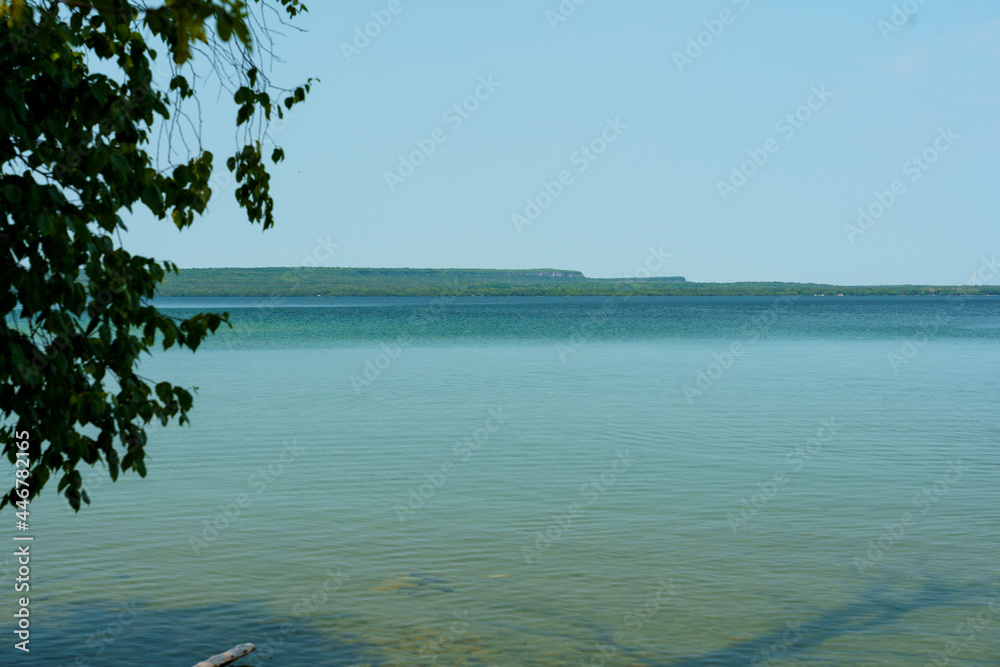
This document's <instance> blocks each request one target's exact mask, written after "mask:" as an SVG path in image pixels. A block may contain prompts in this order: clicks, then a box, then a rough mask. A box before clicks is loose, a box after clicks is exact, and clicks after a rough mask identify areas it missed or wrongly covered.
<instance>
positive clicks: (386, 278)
mask: <svg viewBox="0 0 1000 667" xmlns="http://www.w3.org/2000/svg"><path fill="white" fill-rule="evenodd" d="M988 295H993V296H995V295H1000V286H997V285H978V286H975V287H973V286H970V285H950V286H949V285H853V286H852V285H826V284H816V283H786V282H736V283H695V282H688V281H687V280H685V279H684V278H683V277H680V276H673V277H649V278H617V279H615V278H587V277H586V276H584V275H583V274H582V273H580V272H579V271H566V270H560V269H510V270H504V269H364V268H360V269H352V268H312V267H298V268H295V267H289V268H281V267H268V268H224V269H180V272H179V274H176V275H175V274H169V275H168V276H167V277H166V279H165V280H164V282H163V284H162V285H161V286H160V288H159V289H158V290H157V293H156V296H158V297H317V296H321V297H405V296H410V297H441V296H462V297H485V296H514V297H518V296H523V297H536V296H595V297H614V296H826V297H838V296H845V297H847V296H988Z"/></svg>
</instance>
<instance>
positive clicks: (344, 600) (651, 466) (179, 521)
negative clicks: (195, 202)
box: [0, 297, 1000, 667]
mask: <svg viewBox="0 0 1000 667" xmlns="http://www.w3.org/2000/svg"><path fill="white" fill-rule="evenodd" d="M157 305H159V306H161V307H163V308H169V309H170V311H171V313H172V314H175V315H179V316H180V315H184V314H187V313H191V312H194V310H193V309H217V310H220V311H221V310H228V311H229V312H230V313H231V319H232V321H233V323H234V325H235V328H234V329H233V330H225V331H223V332H222V333H221V334H220V335H218V336H216V337H215V338H214V339H213V340H211V341H209V342H208V343H206V344H205V345H204V346H203V348H202V349H200V350H199V351H198V352H197V353H196V354H193V355H192V354H190V353H179V352H178V353H175V352H170V353H159V354H156V355H154V356H153V357H152V358H148V359H147V360H146V361H145V362H144V363H143V368H142V372H143V374H144V375H146V376H149V377H152V378H155V379H169V380H171V381H173V382H175V383H176V384H182V385H184V386H188V387H191V386H197V387H199V390H198V392H197V395H196V398H195V409H194V411H193V412H192V413H191V419H192V422H193V423H192V425H191V426H190V427H184V428H178V427H171V428H168V429H163V430H161V429H156V430H154V431H153V433H152V435H151V438H150V444H149V445H148V447H147V451H148V456H149V459H148V460H149V475H148V477H147V478H146V479H139V478H138V477H137V476H135V475H126V476H125V477H124V479H122V480H120V481H119V482H118V483H115V484H111V483H110V481H106V480H104V478H103V477H102V476H101V474H100V471H94V472H92V473H88V474H86V475H85V480H86V487H87V488H88V489H89V494H90V496H91V498H92V501H93V504H92V505H90V506H89V507H85V508H84V509H83V510H82V511H81V512H80V513H79V514H78V515H74V514H73V513H72V512H71V511H70V510H68V509H67V508H66V507H65V501H63V500H61V499H60V498H59V497H57V496H56V495H55V493H54V492H55V488H54V483H53V488H52V489H46V492H45V493H44V495H43V496H42V497H41V498H39V499H37V500H36V501H34V502H33V503H32V505H31V518H32V523H31V526H32V534H33V535H34V538H35V539H34V542H33V543H32V553H33V558H32V575H31V576H32V582H31V594H32V596H31V600H32V601H31V610H32V629H33V632H32V641H31V647H32V651H31V653H30V655H22V654H20V653H19V652H16V651H14V649H13V646H12V643H13V641H12V635H11V633H10V632H4V634H3V636H2V637H0V656H3V657H2V658H0V662H2V663H3V664H24V665H101V666H103V665H110V666H112V667H114V666H118V665H139V664H149V665H154V664H155V665H179V666H180V665H187V666H189V665H191V664H193V663H194V662H196V661H197V660H200V659H203V658H205V657H208V656H209V655H212V654H214V653H219V652H221V651H223V650H225V649H228V648H230V647H231V646H234V645H236V644H239V643H242V642H254V643H255V644H256V645H257V646H258V649H259V650H258V652H257V653H255V654H253V655H252V656H250V657H248V658H247V659H245V660H243V661H242V662H241V664H248V665H280V666H286V667H287V666H291V665H423V664H428V665H430V664H436V665H649V666H653V665H655V666H664V667H666V666H675V667H681V666H682V667H702V666H709V665H739V664H749V665H778V664H780V665H787V666H789V667H791V666H796V665H925V664H928V665H943V664H948V665H963V666H969V665H998V664H1000V567H998V566H1000V483H998V482H1000V448H998V444H1000V409H998V407H1000V345H998V342H1000V299H997V298H989V297H982V298H965V299H959V298H952V299H946V298H831V297H826V298H812V297H810V298H796V299H788V300H782V299H774V298H641V299H640V298H635V299H629V298H620V299H601V298H523V299H500V298H467V299H448V298H439V299H275V300H254V299H205V300H195V299H172V300H162V301H158V302H157ZM5 516H7V517H9V520H10V521H13V515H12V514H7V513H6V512H5ZM8 551H10V549H8ZM5 556H7V555H6V554H5ZM12 562H13V560H12V558H11V557H10V556H7V557H6V560H5V562H4V565H3V567H4V580H6V581H10V579H9V577H11V576H12ZM5 599H9V598H8V597H6V596H5ZM5 607H7V608H8V609H12V607H13V604H12V603H5ZM4 625H5V626H7V625H8V623H5V624H4ZM11 661H12V662H11Z"/></svg>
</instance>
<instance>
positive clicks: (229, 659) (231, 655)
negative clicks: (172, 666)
mask: <svg viewBox="0 0 1000 667" xmlns="http://www.w3.org/2000/svg"><path fill="white" fill-rule="evenodd" d="M256 650H257V647H256V646H254V645H253V644H240V645H239V646H234V647H233V648H231V649H229V650H228V651H226V652H225V653H220V654H219V655H213V656H212V657H211V658H209V659H208V660H202V661H201V662H199V663H198V664H197V665H195V666H194V667H222V666H223V665H230V664H232V663H234V662H236V661H237V660H239V659H240V658H242V657H243V656H245V655H247V654H249V653H253V652H254V651H256Z"/></svg>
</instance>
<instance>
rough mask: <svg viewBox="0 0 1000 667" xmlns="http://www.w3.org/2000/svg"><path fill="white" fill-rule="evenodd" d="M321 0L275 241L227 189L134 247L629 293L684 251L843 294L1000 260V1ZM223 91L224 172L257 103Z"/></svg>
mask: <svg viewBox="0 0 1000 667" xmlns="http://www.w3.org/2000/svg"><path fill="white" fill-rule="evenodd" d="M578 1H579V0H578ZM308 4H309V5H310V11H309V13H307V14H305V15H304V16H303V17H302V19H301V20H299V21H298V25H300V26H302V27H303V28H306V29H307V30H308V32H306V33H303V34H295V33H291V32H289V33H288V37H287V38H286V39H281V40H279V42H278V44H277V49H278V51H279V53H280V54H281V55H282V57H283V58H284V60H285V62H284V63H283V64H280V65H277V66H276V67H275V71H274V76H275V78H276V79H278V80H280V81H281V82H287V83H296V82H299V81H302V80H304V79H305V78H306V77H307V76H318V77H320V78H321V79H322V82H321V83H320V84H319V85H317V86H316V87H315V88H314V89H313V91H314V92H313V94H312V95H311V97H310V99H309V100H308V102H307V103H306V104H305V105H303V106H300V107H298V108H296V110H295V112H294V117H293V118H291V119H290V120H289V122H288V123H287V124H285V125H284V126H280V127H278V128H276V129H277V131H276V132H275V140H276V141H277V143H278V144H279V145H281V146H282V147H283V148H284V149H285V153H286V156H287V159H286V161H285V162H283V163H282V164H281V165H279V166H278V167H276V168H275V169H274V176H273V180H272V189H273V192H274V195H275V198H276V200H277V205H276V210H277V217H278V222H277V225H276V228H274V229H271V230H269V231H267V232H262V231H261V229H260V226H259V225H255V226H252V225H250V224H249V223H248V222H246V220H245V219H243V218H241V216H240V211H239V209H238V208H237V207H236V206H235V204H234V203H233V189H232V186H231V185H224V184H221V183H217V186H216V187H215V191H216V197H215V198H214V200H213V203H212V204H211V208H210V211H209V214H208V215H207V216H206V217H205V218H203V219H201V220H199V221H198V222H197V223H196V224H195V226H194V227H193V228H191V229H189V230H185V231H184V232H179V231H178V230H177V229H176V228H175V227H174V226H173V225H172V224H171V223H170V222H169V221H155V220H153V219H152V218H151V217H148V216H143V215H141V214H137V215H136V216H135V217H132V218H129V219H127V221H128V223H129V225H130V232H129V233H128V235H127V236H126V238H125V245H126V247H127V248H128V249H130V250H131V251H133V252H136V253H140V254H147V255H152V256H155V257H158V258H163V259H169V260H172V261H174V262H176V263H177V264H178V265H179V266H181V267H214V266H300V265H302V264H303V263H304V262H306V260H307V258H318V259H319V260H320V261H318V264H319V265H321V266H380V267H442V268H443V267H481V268H536V267H556V268H564V269H577V270H580V271H583V272H584V273H585V274H587V275H589V276H594V277H621V276H628V275H632V274H634V273H635V271H636V269H637V267H639V266H642V265H643V264H644V263H645V262H646V261H647V258H649V257H650V248H651V247H653V248H656V249H659V248H660V247H662V248H663V250H664V251H665V252H667V253H669V254H670V258H669V260H668V261H666V262H664V263H663V265H662V267H661V268H659V269H657V271H656V273H657V274H659V275H683V276H685V277H687V278H688V279H689V280H698V281H737V280H789V281H798V282H829V283H840V284H874V283H879V284H897V283H930V284H963V283H968V281H969V278H970V277H971V275H972V273H973V271H975V270H976V269H977V268H978V267H979V266H980V264H981V258H982V257H983V256H985V257H987V258H991V257H992V256H994V255H997V254H1000V234H998V230H1000V225H998V222H1000V219H998V213H1000V203H998V197H997V192H998V190H1000V188H998V187H997V181H998V176H1000V166H998V165H1000V162H998V160H1000V122H998V119H1000V3H998V2H997V1H996V0H963V1H961V2H945V1H944V0H924V2H923V3H921V2H919V0H907V1H906V2H900V1H898V0H897V1H896V2H892V1H890V0H876V1H872V0H864V1H862V0H844V1H840V2H823V3H813V2H810V3H804V2H791V1H789V0H785V1H784V2H774V1H772V2H764V1H763V0H712V1H706V2H700V1H699V2H679V1H675V2H653V1H647V0H632V1H630V2H623V3H618V2H610V1H608V0H587V1H585V2H583V4H581V5H579V6H576V5H575V4H573V2H572V0H566V1H565V2H563V3H562V5H560V2H559V1H558V0H548V1H540V2H499V1H495V2H458V1H457V0H439V1H437V2H415V1H413V0H399V2H398V4H397V3H394V2H390V0H372V1H367V0H366V1H364V2H360V1H359V2H343V3H340V2H338V3H334V2H319V1H317V0H313V1H312V2H310V3H308ZM894 4H895V5H896V6H897V7H903V6H904V5H905V8H906V9H909V10H911V12H912V15H910V16H905V15H904V14H899V13H897V15H896V16H893V13H894V9H893V5H894ZM390 6H392V7H393V8H394V9H397V10H400V11H398V13H396V14H391V13H390V12H389V11H388V8H389V7H390ZM560 6H562V7H563V8H570V7H572V8H574V11H573V12H572V13H571V14H570V15H568V16H565V17H563V16H562V15H560V14H559V8H560ZM373 12H375V16H376V17H381V18H382V20H383V22H385V21H386V17H387V16H391V22H388V25H385V26H384V27H381V26H379V27H378V30H377V31H376V30H375V25H374V24H373V25H369V26H368V29H369V31H370V32H372V33H375V32H377V33H378V34H377V35H376V36H375V37H373V38H370V42H368V43H367V45H365V44H366V43H365V41H364V40H362V39H359V40H357V42H355V38H356V36H357V33H356V29H359V30H361V31H364V29H365V25H366V24H368V23H371V22H372V21H374V20H375V18H373V14H372V13H373ZM380 12H381V14H380ZM724 12H725V13H724ZM567 13H568V12H567ZM557 17H558V18H560V19H561V18H565V20H558V21H557V20H556V19H557ZM904 19H905V22H904ZM894 21H895V23H894ZM706 22H708V23H707V25H706ZM880 22H881V23H880ZM896 23H898V24H901V27H897V25H896ZM713 31H714V32H715V33H717V34H712V32H713ZM699 33H701V34H699ZM689 40H692V41H689ZM698 41H700V42H701V43H702V45H703V46H698V45H697V43H698ZM692 43H693V44H695V46H691V45H692ZM359 44H360V45H362V46H363V48H359V47H358V45H359ZM345 45H350V46H351V47H352V48H346V49H345ZM699 49H700V52H699ZM678 54H679V55H678ZM481 81H485V82H487V83H489V85H485V84H483V83H481ZM205 92H206V98H205V99H206V100H207V102H208V103H207V104H203V112H204V121H205V134H204V145H205V147H206V148H208V149H210V150H212V151H213V152H215V153H216V155H217V156H219V157H218V158H217V172H218V173H220V174H221V173H224V172H225V169H224V165H223V163H224V156H225V155H227V154H228V153H229V152H231V150H232V148H233V146H234V143H233V141H234V140H233V131H232V128H231V124H232V119H233V118H234V111H233V109H232V108H231V106H230V105H228V104H227V103H226V102H225V100H224V99H223V100H222V101H220V102H218V103H216V99H217V96H216V88H215V87H213V86H212V85H211V84H209V85H207V86H206V87H205ZM477 92H478V94H479V97H480V98H481V99H475V95H476V94H477ZM469 96H473V97H472V98H471V99H468V100H467V101H466V102H465V105H466V108H465V109H464V110H463V112H462V113H461V114H460V113H459V112H456V111H455V110H454V109H453V107H454V105H455V104H456V103H458V104H461V103H463V100H466V99H467V98H469ZM810 104H811V105H812V108H809V105H810ZM803 105H805V106H803ZM788 114H791V118H790V119H788V118H786V115H788ZM796 114H798V118H796ZM602 134H603V137H602ZM435 138H437V139H438V142H436V141H435ZM442 139H443V142H440V143H439V141H441V140H442ZM417 142H422V143H423V145H424V147H425V152H429V151H427V150H426V148H427V147H428V146H429V143H430V144H433V145H434V151H433V153H431V154H430V155H427V156H426V157H424V156H423V155H416V156H415V157H416V159H415V160H414V162H422V164H420V165H419V166H417V167H416V168H415V169H414V170H413V173H412V174H410V173H409V171H408V168H407V167H406V166H405V165H404V167H403V168H402V170H401V169H400V155H401V154H402V155H403V156H404V157H405V158H406V160H407V162H409V161H410V158H409V156H410V154H411V153H412V152H413V151H416V150H419V149H418V145H417ZM592 142H593V143H592ZM585 146H592V149H593V151H594V152H589V155H588V154H587V153H584V152H581V147H585ZM600 150H603V152H601V153H600V154H598V153H597V151H600ZM914 156H916V158H917V160H916V161H914V160H913V158H914ZM754 157H756V161H757V163H762V164H759V165H758V164H755V163H754V162H752V161H751V162H747V163H746V164H744V162H745V161H747V160H753V159H754ZM765 159H766V161H765ZM734 168H735V169H736V170H737V172H736V174H735V175H734ZM741 168H742V171H743V172H744V173H742V174H741V173H739V171H740V169H741ZM387 173H390V174H395V176H394V177H387ZM747 173H749V174H750V175H749V176H746V174H747ZM404 177H405V178H404ZM560 177H562V179H563V183H560V182H559V180H560ZM744 178H745V181H744V180H743V179H744ZM389 181H391V183H390V182H389ZM543 182H545V183H548V184H549V188H548V189H549V190H550V191H552V192H553V193H557V195H558V196H554V197H553V196H550V195H549V194H548V193H547V192H546V189H545V187H544V185H543ZM720 183H722V184H725V185H720ZM894 187H895V190H896V192H895V193H893V188H894ZM560 188H561V190H560ZM879 193H881V194H879ZM879 198H881V199H882V202H881V203H879ZM526 199H533V200H535V201H536V202H537V203H538V204H542V205H547V207H546V208H544V209H541V208H539V211H540V214H538V215H535V214H536V211H535V210H534V209H532V208H531V207H530V206H529V204H528V202H527V201H526ZM859 207H862V209H868V210H869V211H870V213H872V214H873V215H872V217H871V218H870V219H864V218H863V219H862V220H861V221H860V224H859V221H858V218H859V213H858V208H859ZM529 214H530V216H529ZM514 215H518V216H523V218H514V219H512V216H514ZM531 216H534V217H533V219H530V220H529V217H531ZM525 221H527V222H530V224H524V223H525ZM845 226H846V227H845ZM318 238H321V239H323V240H324V242H326V244H329V243H330V242H332V243H335V244H337V246H338V247H336V249H334V250H333V251H332V252H331V253H329V256H327V252H326V251H324V250H322V249H320V245H319V244H318V243H317V239H318ZM318 249H319V250H318ZM317 250H318V252H317ZM307 263H309V264H312V263H313V262H311V261H309V262H307ZM989 282H993V283H997V282H1000V275H997V276H994V278H993V279H992V280H991V281H989Z"/></svg>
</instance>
